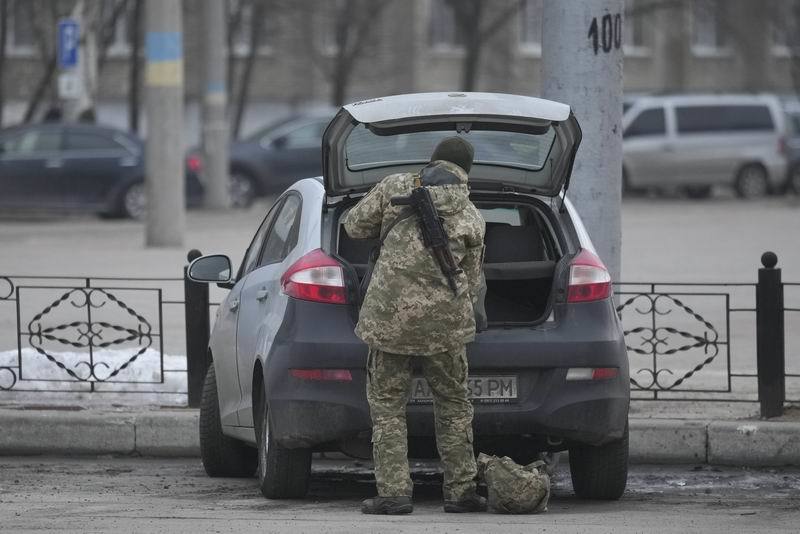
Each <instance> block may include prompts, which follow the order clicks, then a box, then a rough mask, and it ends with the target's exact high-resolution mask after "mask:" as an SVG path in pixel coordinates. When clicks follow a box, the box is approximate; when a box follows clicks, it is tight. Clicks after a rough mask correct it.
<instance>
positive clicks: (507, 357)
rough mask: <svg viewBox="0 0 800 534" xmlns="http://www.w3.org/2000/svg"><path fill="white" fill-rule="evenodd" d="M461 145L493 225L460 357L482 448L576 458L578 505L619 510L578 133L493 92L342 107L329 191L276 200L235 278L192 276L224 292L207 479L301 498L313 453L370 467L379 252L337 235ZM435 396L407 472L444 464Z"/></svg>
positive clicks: (543, 109)
mask: <svg viewBox="0 0 800 534" xmlns="http://www.w3.org/2000/svg"><path fill="white" fill-rule="evenodd" d="M452 135H459V136H462V137H463V138H464V139H468V140H469V141H470V142H471V143H472V144H473V146H474V147H475V162H474V164H473V166H472V170H471V171H470V191H471V195H470V196H471V198H472V200H473V202H474V203H475V205H476V206H477V207H478V209H480V210H481V213H482V214H483V217H484V219H485V220H486V240H485V242H486V251H485V258H484V260H485V261H484V274H485V275H486V284H487V291H486V296H485V308H486V315H487V319H488V328H487V329H486V330H485V331H483V332H480V333H479V334H478V335H477V337H476V339H475V342H474V343H471V344H470V345H469V346H468V348H467V355H468V358H469V370H470V378H469V386H470V393H471V396H472V400H473V402H474V404H475V419H474V430H475V446H476V447H477V448H478V450H481V451H484V452H491V453H494V454H499V455H509V456H511V457H513V458H514V459H515V460H517V461H519V462H523V463H527V462H529V461H531V460H532V459H533V458H536V457H537V455H538V454H539V453H540V452H543V451H550V452H557V451H562V450H569V462H570V472H571V474H572V482H573V487H574V489H575V491H576V492H577V494H578V495H580V496H582V497H587V498H598V499H617V498H619V497H620V495H622V492H623V490H624V488H625V483H626V480H627V466H628V407H629V396H630V389H629V387H630V386H629V370H628V359H627V355H626V349H625V339H624V335H623V332H622V329H621V327H620V324H619V319H618V317H617V313H616V311H615V309H614V302H613V297H612V285H611V277H610V275H609V273H608V271H607V270H606V268H605V267H604V266H603V263H602V262H601V261H600V259H599V258H598V257H597V255H596V252H595V250H594V247H593V246H592V243H591V241H590V239H589V236H588V234H587V232H586V229H585V228H584V226H583V224H582V223H581V219H580V217H579V216H578V213H577V212H576V211H575V209H574V208H573V206H572V204H570V202H569V200H568V199H564V198H563V196H562V194H563V193H565V191H566V188H567V186H568V184H569V177H570V174H571V172H572V164H573V161H574V158H575V153H576V151H577V150H578V146H579V144H580V140H581V131H580V128H579V126H578V121H577V119H576V118H575V116H574V115H573V113H572V111H571V110H570V107H569V106H567V105H564V104H559V103H556V102H550V101H547V100H540V99H537V98H531V97H525V96H516V95H499V94H491V93H426V94H414V95H396V96H390V97H385V98H376V99H372V100H366V101H363V102H356V103H354V104H350V105H347V106H344V107H343V108H342V109H341V110H340V111H339V112H338V113H337V114H336V116H335V117H334V119H333V120H332V121H331V123H330V125H329V126H328V127H327V129H326V130H325V135H324V136H323V138H322V147H321V148H322V151H321V152H322V154H321V155H322V173H323V176H322V178H321V179H319V178H318V179H315V178H307V179H304V180H300V181H298V182H296V183H295V184H294V185H292V186H290V187H289V188H288V189H287V190H286V191H285V192H284V193H283V195H281V197H280V198H279V199H278V200H277V202H276V203H275V205H274V206H273V207H272V209H271V210H270V211H269V212H268V213H267V214H266V216H265V218H264V221H263V223H262V224H261V226H260V227H259V229H258V230H257V231H256V233H255V236H254V238H253V241H252V243H251V245H250V247H249V248H248V249H247V252H246V253H245V256H244V262H243V263H242V265H241V266H240V267H239V269H238V274H234V273H236V271H234V270H233V269H232V266H231V264H230V260H229V259H228V258H227V257H225V256H204V257H202V258H199V259H197V260H195V261H194V263H192V265H191V266H190V268H189V276H190V277H192V278H193V279H194V280H196V281H204V282H216V283H221V285H222V286H223V287H227V288H229V289H230V293H229V294H228V296H227V298H226V299H225V300H224V301H223V302H222V304H221V305H220V306H219V309H218V313H217V318H216V322H215V324H214V330H213V332H212V334H211V340H210V344H209V348H208V349H209V353H208V358H209V364H210V365H209V371H208V375H207V376H206V382H205V388H204V390H203V401H202V407H201V409H200V450H201V456H202V459H203V465H204V467H205V469H206V471H207V472H208V474H209V475H212V476H249V475H252V474H253V472H254V471H255V470H256V468H257V467H258V469H257V471H258V477H259V484H260V487H261V491H262V493H263V494H264V495H265V496H267V497H270V498H286V497H301V496H303V495H304V494H305V493H306V490H307V488H308V482H309V475H310V465H311V454H312V452H314V451H342V452H345V453H347V454H349V455H351V456H356V457H369V456H370V434H371V427H372V425H371V422H370V417H369V407H368V406H367V399H366V395H365V382H366V358H367V347H366V345H365V344H364V343H363V342H361V340H359V339H358V338H357V337H356V336H355V334H354V332H353V329H354V327H355V325H356V321H357V320H358V313H359V308H358V303H359V302H360V299H361V296H360V294H359V287H360V280H361V279H362V278H363V276H364V272H365V268H366V264H367V257H368V255H369V253H370V250H371V249H372V247H374V246H375V244H376V240H374V239H373V240H357V239H352V238H350V237H349V236H348V235H347V233H346V232H345V231H344V230H343V229H342V219H343V217H344V215H345V214H346V213H347V211H348V210H349V209H350V208H351V207H352V206H354V205H355V204H356V202H358V200H359V199H360V198H361V197H362V196H363V195H365V194H367V193H368V192H369V190H370V189H371V188H372V187H373V186H374V185H375V184H376V183H377V182H378V181H380V180H381V179H382V178H383V177H384V176H386V175H388V174H393V173H396V172H410V171H417V170H418V169H420V168H421V167H422V166H423V165H425V164H426V163H427V162H428V159H429V158H430V154H431V151H432V150H433V147H435V146H436V144H437V143H438V142H439V141H440V140H441V139H443V138H445V137H448V136H452ZM427 283H431V284H435V283H442V284H444V283H445V281H444V280H443V279H442V280H440V281H437V280H430V281H428V282H427ZM427 391H428V388H427V387H425V385H424V383H423V382H422V379H421V378H417V379H416V380H415V382H414V386H413V387H412V391H410V392H409V399H408V400H409V406H408V435H409V444H410V451H411V455H412V456H414V457H433V456H435V455H436V446H435V440H434V425H433V423H434V421H433V407H432V406H431V402H432V399H431V397H430V395H429V394H428V393H427ZM256 451H258V452H257V453H256Z"/></svg>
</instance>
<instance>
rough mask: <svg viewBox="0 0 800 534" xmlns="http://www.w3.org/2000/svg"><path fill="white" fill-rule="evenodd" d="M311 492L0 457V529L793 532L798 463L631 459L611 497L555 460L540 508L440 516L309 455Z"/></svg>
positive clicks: (170, 471)
mask: <svg viewBox="0 0 800 534" xmlns="http://www.w3.org/2000/svg"><path fill="white" fill-rule="evenodd" d="M314 469H315V472H314V473H315V474H314V477H313V482H312V487H311V491H310V494H309V496H308V497H307V498H306V499H304V500H299V501H268V500H265V499H264V498H263V497H261V495H260V494H259V492H258V489H257V488H256V482H255V480H254V479H244V480H242V479H212V478H209V477H207V476H206V475H205V473H204V472H203V469H202V467H201V465H200V462H199V461H198V460H196V459H174V460H164V459H158V460H156V459H135V458H83V459H74V458H71V459H62V458H38V457H27V458H0V531H3V532H26V531H37V532H40V531H57V532H106V531H109V532H111V531H113V532H133V531H136V532H153V533H156V532H170V533H178V532H190V533H192V534H195V533H197V532H259V533H265V532H292V533H302V532H324V533H332V532H347V533H360V532H369V533H373V532H426V533H430V532H480V533H486V532H502V533H503V534H510V533H515V532H592V533H593V532H623V533H624V532H681V533H684V532H704V533H710V532H724V533H726V534H727V533H731V532H737V533H739V532H759V533H764V532H797V525H798V524H800V470H796V469H795V470H780V471H776V470H742V469H734V468H724V469H717V468H709V467H702V468H701V467H692V466H672V467H656V466H634V467H632V470H631V475H630V479H629V484H628V490H627V492H626V493H625V495H624V497H623V498H622V499H621V500H620V501H617V502H590V501H581V500H579V499H577V498H575V497H574V496H572V493H571V488H570V483H569V476H568V474H566V473H567V471H566V469H565V468H564V467H563V466H562V467H561V468H560V471H559V473H557V475H556V477H557V478H556V480H555V483H554V485H555V491H554V496H553V498H552V499H551V501H550V506H549V510H548V511H547V512H546V513H544V514H540V515H523V516H508V515H496V514H488V513H487V514H466V515H455V514H445V513H443V512H442V510H441V501H440V491H441V487H440V483H439V481H438V476H437V475H436V474H435V473H434V472H433V471H432V470H431V469H430V468H429V467H424V468H422V469H418V470H417V471H416V472H417V477H416V479H417V485H416V489H415V511H414V514H413V515H411V516H403V517H374V516H363V515H361V513H360V512H359V502H360V500H361V499H363V498H365V497H369V496H371V495H373V492H374V485H373V484H372V483H371V481H370V475H369V472H368V471H367V470H366V469H364V468H357V467H356V468H354V467H352V463H350V462H347V463H346V465H345V464H344V463H343V462H336V461H330V460H328V461H321V462H317V463H315V468H314Z"/></svg>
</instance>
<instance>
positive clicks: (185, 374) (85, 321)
mask: <svg viewBox="0 0 800 534" xmlns="http://www.w3.org/2000/svg"><path fill="white" fill-rule="evenodd" d="M766 263H767V264H768V263H769V262H766ZM772 265H773V266H774V264H772ZM216 291H217V289H216V288H213V289H212V294H211V297H216V299H217V300H219V299H220V298H221V297H222V293H221V292H220V293H216ZM615 294H616V298H617V310H618V313H619V316H620V318H621V322H622V326H623V330H624V333H625V339H626V344H627V346H628V356H629V359H630V369H631V397H632V398H633V399H635V400H665V401H666V400H669V401H685V400H695V401H698V400H699V401H703V400H706V401H726V402H758V401H760V402H761V405H762V406H761V407H762V412H764V410H765V409H766V410H767V413H774V410H775V409H776V408H775V406H776V405H777V409H778V410H780V407H781V406H782V404H783V401H784V400H786V401H797V402H800V361H799V360H800V283H782V282H781V281H780V270H779V269H774V268H771V267H764V268H762V269H760V270H759V282H758V283H707V284H706V283H691V284H689V283H649V282H648V283H621V284H617V286H616V292H615ZM216 305H217V303H215V302H211V298H210V296H209V289H208V286H207V285H205V284H196V283H193V282H189V281H186V280H184V279H183V278H170V279H164V278H135V279H134V278H125V279H122V278H96V277H38V276H37V277H35V276H11V275H6V276H3V275H0V402H2V401H4V400H7V399H9V398H12V397H13V399H14V400H15V401H20V402H29V403H30V402H32V403H42V402H47V400H48V399H49V398H53V397H58V396H64V395H65V394H69V395H72V396H75V395H78V396H79V397H80V398H82V399H89V398H98V399H99V398H104V399H109V398H112V397H113V401H112V403H113V402H120V403H124V402H125V398H126V396H128V395H142V394H149V395H150V397H147V399H148V401H149V402H152V403H154V404H178V405H185V404H187V403H188V404H190V405H196V404H197V403H198V401H199V394H200V390H201V388H202V378H203V374H204V370H205V365H206V361H205V359H206V349H205V347H206V344H207V339H208V335H209V317H210V315H211V313H210V311H209V310H210V309H211V310H213V308H214V307H215V306H216ZM187 355H188V357H187ZM70 398H72V397H70ZM100 402H108V400H105V401H100ZM770 409H771V410H773V411H772V412H769V410H770Z"/></svg>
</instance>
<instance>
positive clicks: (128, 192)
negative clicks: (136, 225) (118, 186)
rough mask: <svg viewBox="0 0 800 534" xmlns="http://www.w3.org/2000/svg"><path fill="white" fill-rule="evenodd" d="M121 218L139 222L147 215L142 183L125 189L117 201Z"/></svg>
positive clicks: (145, 195)
mask: <svg viewBox="0 0 800 534" xmlns="http://www.w3.org/2000/svg"><path fill="white" fill-rule="evenodd" d="M119 207H120V210H119V211H120V214H121V215H122V216H123V217H127V218H129V219H134V220H137V221H140V220H142V219H144V216H145V215H146V214H147V193H146V192H145V189H144V183H143V182H135V183H132V184H131V185H129V186H128V187H126V188H125V191H123V192H122V195H121V196H120V201H119Z"/></svg>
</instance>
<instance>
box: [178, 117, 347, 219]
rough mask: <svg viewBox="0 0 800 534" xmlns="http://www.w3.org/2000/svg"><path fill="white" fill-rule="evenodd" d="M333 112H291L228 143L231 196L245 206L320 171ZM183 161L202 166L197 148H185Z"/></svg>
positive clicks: (316, 174)
mask: <svg viewBox="0 0 800 534" xmlns="http://www.w3.org/2000/svg"><path fill="white" fill-rule="evenodd" d="M332 116H333V112H328V113H324V112H318V113H316V114H307V115H294V116H291V117H288V118H285V119H283V120H280V121H278V122H276V123H273V124H270V125H269V126H267V127H265V128H262V129H260V130H258V131H257V132H255V133H253V134H251V135H249V136H247V137H245V138H244V139H242V140H241V141H237V142H234V143H232V144H231V147H230V161H231V166H230V169H231V183H230V192H231V200H232V203H233V205H234V206H248V205H250V203H252V201H253V199H254V198H256V197H260V196H265V195H277V194H280V193H281V192H282V191H283V190H284V189H286V188H287V187H289V186H290V185H291V184H293V183H294V182H296V181H297V180H299V179H301V178H308V177H311V176H319V175H320V173H321V172H322V151H321V146H322V132H324V131H325V127H326V126H327V125H328V123H329V122H330V120H331V117H332ZM187 164H188V165H189V167H190V168H191V169H193V170H195V171H197V172H199V171H201V170H202V165H203V162H202V158H201V155H200V152H199V149H198V148H194V149H192V150H190V151H189V155H188V156H187Z"/></svg>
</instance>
